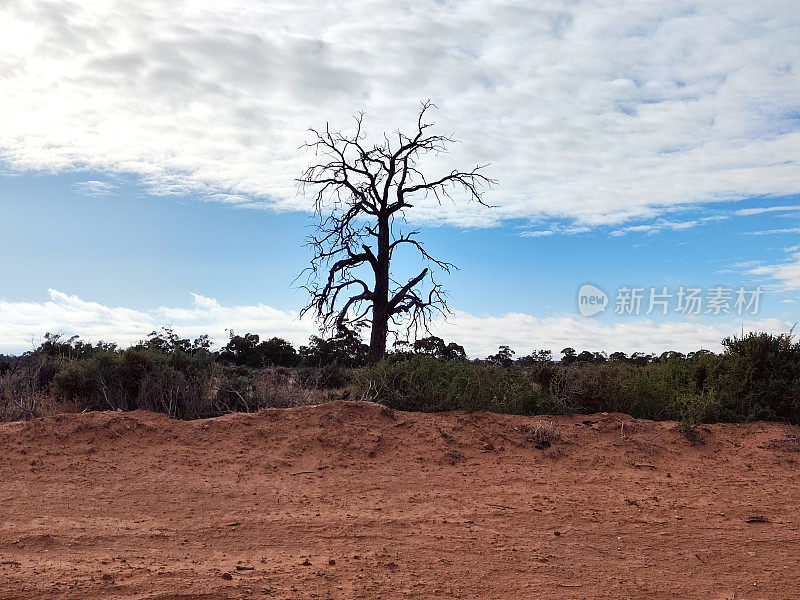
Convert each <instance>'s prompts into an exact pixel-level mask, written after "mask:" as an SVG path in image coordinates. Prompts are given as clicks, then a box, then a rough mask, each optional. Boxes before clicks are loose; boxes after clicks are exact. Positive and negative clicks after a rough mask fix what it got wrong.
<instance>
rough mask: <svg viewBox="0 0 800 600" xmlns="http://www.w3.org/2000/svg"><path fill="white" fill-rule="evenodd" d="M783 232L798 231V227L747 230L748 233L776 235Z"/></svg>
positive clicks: (799, 231)
mask: <svg viewBox="0 0 800 600" xmlns="http://www.w3.org/2000/svg"><path fill="white" fill-rule="evenodd" d="M783 233H800V227H786V228H784V229H763V230H761V231H748V232H747V234H748V235H778V234H783Z"/></svg>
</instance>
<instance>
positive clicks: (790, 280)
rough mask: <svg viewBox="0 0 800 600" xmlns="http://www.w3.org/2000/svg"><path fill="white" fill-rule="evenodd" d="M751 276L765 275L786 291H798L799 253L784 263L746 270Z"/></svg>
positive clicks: (799, 274) (799, 286) (799, 276)
mask: <svg viewBox="0 0 800 600" xmlns="http://www.w3.org/2000/svg"><path fill="white" fill-rule="evenodd" d="M748 273H750V274H752V275H766V276H768V277H771V278H773V279H776V280H777V281H778V282H780V284H781V285H782V286H783V287H785V288H788V289H800V252H796V253H794V254H792V255H791V256H790V257H789V258H788V259H787V260H785V261H784V262H780V263H777V264H774V265H761V266H758V267H754V268H752V269H749V270H748Z"/></svg>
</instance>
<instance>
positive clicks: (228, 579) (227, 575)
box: [220, 573, 233, 581]
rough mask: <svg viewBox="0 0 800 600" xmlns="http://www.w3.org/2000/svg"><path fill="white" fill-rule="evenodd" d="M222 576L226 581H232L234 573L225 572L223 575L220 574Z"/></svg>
mask: <svg viewBox="0 0 800 600" xmlns="http://www.w3.org/2000/svg"><path fill="white" fill-rule="evenodd" d="M220 577H222V578H223V579H224V580H225V581H230V580H231V579H233V575H231V574H230V573H223V574H222V575H220Z"/></svg>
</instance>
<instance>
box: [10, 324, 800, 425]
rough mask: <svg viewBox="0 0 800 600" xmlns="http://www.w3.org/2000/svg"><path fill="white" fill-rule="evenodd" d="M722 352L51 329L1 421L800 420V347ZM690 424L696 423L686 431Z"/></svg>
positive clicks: (785, 343) (738, 339) (760, 341)
mask: <svg viewBox="0 0 800 600" xmlns="http://www.w3.org/2000/svg"><path fill="white" fill-rule="evenodd" d="M723 346H724V352H722V353H720V354H715V353H712V352H708V351H704V350H701V351H698V352H693V353H690V354H688V355H684V354H681V353H677V352H665V353H663V354H661V355H660V356H652V355H643V354H634V355H632V356H628V355H626V354H623V353H621V352H615V353H613V354H611V355H609V356H606V355H605V354H603V353H598V352H590V351H583V352H577V351H575V350H574V349H572V348H565V349H564V350H563V351H562V352H561V356H560V357H559V359H557V360H556V359H554V357H553V356H552V355H551V353H550V352H548V351H538V352H533V353H531V354H529V355H527V356H523V357H521V358H517V359H515V358H514V352H513V351H512V350H511V349H510V348H508V347H506V346H502V347H500V348H499V350H498V352H497V354H494V355H492V356H489V357H487V358H486V359H484V360H474V361H469V360H467V358H466V355H465V352H464V349H463V348H462V347H461V346H459V345H458V344H455V343H450V344H446V343H445V342H444V341H443V340H441V339H439V338H435V337H429V338H425V339H422V340H418V341H417V342H415V343H414V344H413V345H407V346H399V347H396V348H395V351H394V352H392V353H391V354H389V355H388V356H387V358H385V359H384V360H383V361H381V362H380V363H378V364H376V365H372V366H367V361H366V359H367V351H368V348H367V346H366V345H365V344H363V343H361V341H360V340H358V339H357V338H353V337H349V338H348V337H339V338H333V339H327V340H324V339H321V338H319V337H312V338H311V340H310V342H309V344H308V345H307V346H301V347H300V348H299V349H295V348H294V347H293V346H292V345H291V344H289V343H288V342H286V341H285V340H281V339H278V338H272V339H269V340H264V341H262V340H260V338H259V336H257V335H253V334H246V335H242V336H240V335H233V334H231V337H230V340H229V342H228V344H227V345H226V346H225V347H223V348H221V349H220V350H216V351H215V350H213V349H212V348H211V344H210V342H209V340H208V338H207V337H205V336H203V337H200V338H198V339H197V340H194V341H190V340H187V339H182V338H180V337H179V336H177V335H176V334H175V333H174V332H173V331H171V330H169V329H164V330H162V331H161V332H154V333H152V334H151V335H150V336H149V337H148V338H147V339H146V340H143V341H141V342H140V343H138V344H136V345H134V346H132V347H130V348H125V349H121V348H118V347H116V346H115V345H113V344H104V343H102V342H100V343H97V344H91V343H86V342H83V341H81V340H80V339H78V338H76V337H73V338H69V339H65V338H64V337H62V336H58V335H51V334H47V335H46V336H45V338H44V342H43V343H42V344H41V345H40V346H39V347H38V348H36V349H35V350H33V351H31V352H28V353H26V354H24V355H23V356H20V357H2V356H0V420H12V419H22V418H32V417H36V416H40V415H43V414H48V413H51V412H80V411H85V410H123V411H125V410H135V409H146V410H153V411H158V412H164V413H166V414H168V415H170V416H172V417H175V418H180V419H195V418H203V417H211V416H216V415H221V414H225V413H228V412H236V411H248V412H249V411H255V410H258V409H261V408H266V407H288V406H297V405H302V404H314V403H320V402H325V401H330V400H341V399H349V400H372V401H376V402H380V403H382V404H384V405H386V406H389V407H391V408H394V409H399V410H416V411H426V412H432V411H447V410H466V411H494V412H502V413H514V414H560V413H575V412H587V413H590V412H600V411H605V412H624V413H628V414H630V415H632V416H634V417H643V418H648V419H655V420H664V419H674V420H680V421H682V423H683V426H684V427H686V428H691V427H693V426H694V425H696V424H699V423H708V422H717V421H748V420H756V419H770V420H781V421H786V422H790V423H795V424H796V423H800V343H798V342H796V341H794V340H793V338H792V336H791V335H790V334H789V335H771V334H765V333H751V334H743V335H741V336H733V337H730V338H727V339H725V340H723ZM687 430H689V429H687Z"/></svg>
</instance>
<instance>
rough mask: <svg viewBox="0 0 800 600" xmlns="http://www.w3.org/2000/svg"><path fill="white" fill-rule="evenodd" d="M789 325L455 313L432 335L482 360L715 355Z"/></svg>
mask: <svg viewBox="0 0 800 600" xmlns="http://www.w3.org/2000/svg"><path fill="white" fill-rule="evenodd" d="M791 325H792V324H791V323H788V322H784V321H781V320H779V319H773V318H767V319H761V320H753V321H750V322H744V323H743V322H722V321H719V322H718V321H714V322H700V321H670V322H662V323H659V322H655V321H651V320H649V319H638V318H637V319H633V318H632V319H630V320H627V321H622V322H618V323H611V324H607V323H603V322H601V321H598V320H596V319H590V318H585V317H580V316H573V315H564V316H559V317H551V318H542V317H534V316H532V315H527V314H522V313H508V314H505V315H499V316H476V315H470V314H468V313H463V312H458V311H457V312H456V313H455V315H454V317H453V319H452V320H451V321H449V322H447V323H439V324H437V326H436V331H437V333H438V334H439V335H440V336H442V337H444V338H445V339H447V340H451V339H452V340H457V341H458V342H459V343H460V344H462V345H463V346H464V347H465V348H466V350H467V352H468V353H469V354H470V355H471V356H479V357H484V356H488V355H489V354H490V353H494V352H496V351H497V348H498V346H500V345H501V344H505V345H508V346H511V348H512V349H513V350H515V351H516V352H517V353H518V354H519V355H525V354H528V353H530V352H531V351H532V350H534V349H540V348H543V349H549V350H553V352H554V353H557V352H559V351H560V350H561V349H562V348H565V347H568V346H569V347H572V348H575V349H578V350H579V351H580V350H584V349H585V350H592V351H604V352H613V351H617V350H620V351H623V352H652V353H658V354H660V353H661V352H664V351H666V350H676V351H678V352H691V351H693V350H698V349H700V348H705V349H708V350H714V351H719V350H721V348H722V346H721V344H720V341H721V340H722V339H723V338H725V337H727V336H729V335H731V334H732V333H736V332H738V331H741V329H742V328H744V330H745V331H769V332H774V333H786V332H787V331H789V328H790V327H791Z"/></svg>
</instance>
